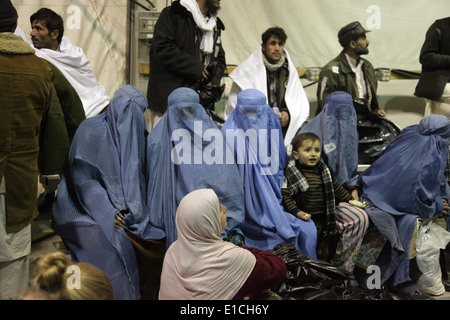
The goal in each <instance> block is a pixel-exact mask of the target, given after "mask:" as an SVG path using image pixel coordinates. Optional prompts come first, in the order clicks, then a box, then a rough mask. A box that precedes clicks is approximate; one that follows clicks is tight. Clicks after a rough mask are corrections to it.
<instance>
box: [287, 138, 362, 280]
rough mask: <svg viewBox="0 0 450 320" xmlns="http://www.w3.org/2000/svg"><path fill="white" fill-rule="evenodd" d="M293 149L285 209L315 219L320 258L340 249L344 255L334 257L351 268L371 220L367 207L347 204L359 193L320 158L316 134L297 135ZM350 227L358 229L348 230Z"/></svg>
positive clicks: (298, 216)
mask: <svg viewBox="0 0 450 320" xmlns="http://www.w3.org/2000/svg"><path fill="white" fill-rule="evenodd" d="M292 151H293V153H292V155H293V159H291V160H290V161H289V163H288V166H287V167H286V170H285V178H284V182H283V187H282V189H281V194H282V197H283V205H284V207H285V210H286V211H287V212H289V213H291V214H293V215H294V216H296V217H297V218H299V219H302V220H309V219H312V220H313V221H314V223H315V225H316V227H317V235H318V240H317V257H318V259H322V260H326V261H331V260H332V259H333V256H334V255H335V253H336V252H339V255H340V256H341V257H334V259H333V260H335V261H337V260H339V261H340V262H339V264H340V265H345V266H346V267H345V268H344V269H346V270H347V271H349V272H351V271H352V266H351V261H350V260H351V258H352V256H353V254H351V253H352V252H353V253H354V251H355V250H354V248H355V246H356V247H357V246H358V245H360V244H361V241H362V237H363V236H364V234H365V231H366V230H367V227H368V224H369V219H368V216H367V214H366V213H365V212H364V210H361V209H359V208H356V207H353V206H350V205H349V204H348V202H349V201H350V200H352V199H355V200H358V193H357V191H356V190H354V191H353V192H352V195H350V194H349V193H348V192H347V190H346V189H345V188H344V187H342V186H341V185H340V184H339V182H338V181H337V179H336V177H335V175H334V174H333V173H332V171H331V170H330V169H329V168H328V166H327V165H326V164H325V163H324V162H323V161H322V160H321V158H320V155H321V142H320V138H319V137H318V136H317V135H316V134H314V133H311V132H307V133H301V134H298V135H297V136H295V137H294V139H293V140H292ZM339 203H341V204H339ZM337 204H339V208H338V210H336V205H337ZM342 209H343V210H342ZM344 211H345V213H343V212H344ZM349 227H351V228H352V229H357V230H356V231H357V232H350V233H349V232H347V231H348V230H346V228H347V229H348V228H349ZM347 234H352V235H351V238H352V239H348V236H347ZM343 254H344V255H345V258H344V259H343V257H342V255H343ZM336 259H337V260H336ZM343 260H346V261H343Z"/></svg>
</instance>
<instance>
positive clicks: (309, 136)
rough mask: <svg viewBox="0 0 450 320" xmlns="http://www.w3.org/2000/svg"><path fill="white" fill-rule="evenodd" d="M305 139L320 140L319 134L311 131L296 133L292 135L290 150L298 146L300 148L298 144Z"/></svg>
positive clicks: (294, 149)
mask: <svg viewBox="0 0 450 320" xmlns="http://www.w3.org/2000/svg"><path fill="white" fill-rule="evenodd" d="M306 140H310V141H312V142H315V141H319V142H320V138H319V136H318V135H316V134H315V133H312V132H304V133H299V134H298V135H296V136H295V137H294V139H292V142H291V145H292V151H297V150H298V148H300V146H301V145H302V143H303V141H306Z"/></svg>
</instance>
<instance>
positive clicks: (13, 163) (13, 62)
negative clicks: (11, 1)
mask: <svg viewBox="0 0 450 320" xmlns="http://www.w3.org/2000/svg"><path fill="white" fill-rule="evenodd" d="M55 97H56V93H55V89H54V86H53V84H52V72H51V69H50V67H49V65H48V63H46V61H44V60H43V59H40V58H38V57H37V56H36V55H35V54H34V50H33V49H31V47H30V46H29V45H28V44H27V43H26V42H25V41H23V40H22V38H20V37H19V36H15V35H13V34H8V33H0V112H1V116H0V182H1V179H2V178H3V177H4V178H5V183H6V217H7V219H6V230H7V232H8V233H11V232H17V231H19V230H21V229H22V228H24V227H25V226H27V225H29V224H30V223H31V221H32V220H33V219H34V218H36V217H37V216H38V210H37V201H36V196H37V186H38V179H37V178H38V173H41V174H57V173H63V171H64V164H65V159H66V157H67V153H68V149H69V138H68V135H67V130H66V127H65V123H64V116H63V113H62V111H61V107H60V105H59V104H52V101H54V99H55ZM44 135H46V137H47V138H44ZM43 150H45V152H43ZM43 155H45V158H48V159H50V160H51V161H44V157H43ZM39 156H41V159H39V161H38V157H39Z"/></svg>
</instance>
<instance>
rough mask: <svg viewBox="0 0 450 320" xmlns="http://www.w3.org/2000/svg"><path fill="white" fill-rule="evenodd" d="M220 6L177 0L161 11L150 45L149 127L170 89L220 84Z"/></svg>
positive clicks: (208, 0)
mask: <svg viewBox="0 0 450 320" xmlns="http://www.w3.org/2000/svg"><path fill="white" fill-rule="evenodd" d="M219 9H220V0H180V1H174V2H173V3H172V5H171V6H169V7H167V8H165V9H164V10H163V11H162V12H161V15H160V17H159V19H158V21H157V23H156V25H155V29H154V34H153V41H152V45H151V48H150V77H149V81H148V89H147V98H148V104H149V109H150V123H149V130H151V129H152V128H153V127H154V126H155V125H156V123H157V122H158V121H159V119H160V118H161V117H162V116H163V114H164V113H165V111H166V109H167V98H168V96H169V94H170V93H171V92H172V91H173V90H175V89H177V88H179V87H190V88H195V87H196V86H198V85H199V84H202V83H203V84H208V83H212V84H214V85H219V84H220V80H221V78H222V76H223V73H224V71H225V68H226V62H225V52H224V50H223V48H222V41H221V31H222V30H224V29H225V27H224V25H223V23H222V21H221V20H220V19H219V18H218V17H217V11H218V10H219ZM208 66H210V67H209V68H208ZM211 66H215V67H214V68H211Z"/></svg>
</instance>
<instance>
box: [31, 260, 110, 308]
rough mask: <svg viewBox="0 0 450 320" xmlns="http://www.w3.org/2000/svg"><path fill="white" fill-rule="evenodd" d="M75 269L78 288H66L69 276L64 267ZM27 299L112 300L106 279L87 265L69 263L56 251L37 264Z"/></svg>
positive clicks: (94, 268)
mask: <svg viewBox="0 0 450 320" xmlns="http://www.w3.org/2000/svg"><path fill="white" fill-rule="evenodd" d="M70 266H77V267H78V268H79V271H80V272H79V275H80V278H79V282H80V284H81V286H80V287H78V288H77V287H73V288H72V286H68V285H67V284H68V282H70V279H69V277H70V276H71V273H70V272H68V270H67V268H68V267H70ZM27 296H28V297H32V298H34V299H39V300H113V299H114V293H113V287H112V283H111V280H110V279H109V278H108V276H107V275H106V274H105V273H104V272H103V271H101V270H100V269H98V268H96V267H95V266H93V265H91V264H89V263H83V262H78V263H73V262H71V261H69V260H68V259H67V257H66V255H65V254H64V253H62V252H60V251H56V252H50V253H47V254H45V255H43V256H42V257H41V258H40V259H39V260H38V262H37V265H36V274H35V276H34V277H33V279H32V281H31V284H30V288H29V293H28V295H27Z"/></svg>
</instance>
